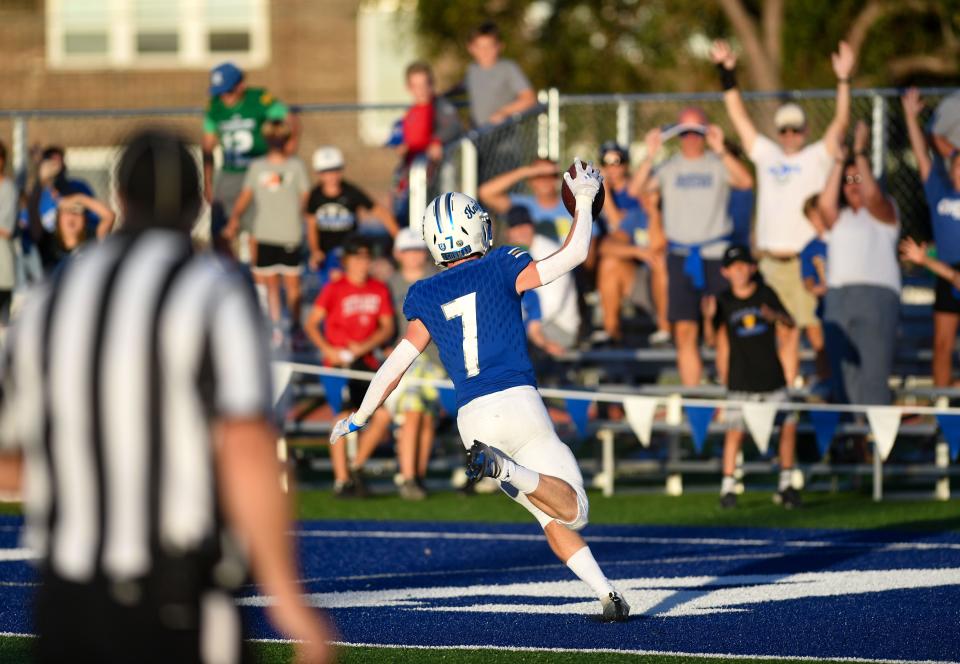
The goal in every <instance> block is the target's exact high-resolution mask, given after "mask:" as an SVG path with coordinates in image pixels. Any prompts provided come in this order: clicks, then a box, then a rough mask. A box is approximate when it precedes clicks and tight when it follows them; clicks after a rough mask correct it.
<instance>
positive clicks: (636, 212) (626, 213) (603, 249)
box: [597, 141, 670, 345]
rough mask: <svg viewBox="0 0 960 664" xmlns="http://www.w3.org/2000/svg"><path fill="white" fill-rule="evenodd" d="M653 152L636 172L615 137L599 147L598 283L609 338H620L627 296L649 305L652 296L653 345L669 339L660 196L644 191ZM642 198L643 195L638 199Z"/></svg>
mask: <svg viewBox="0 0 960 664" xmlns="http://www.w3.org/2000/svg"><path fill="white" fill-rule="evenodd" d="M652 162H653V155H649V154H648V155H647V156H646V157H645V158H644V160H643V164H642V165H641V168H640V171H638V172H637V175H638V177H636V178H632V177H631V176H630V170H629V168H630V154H629V152H628V151H627V148H626V147H624V146H621V145H618V144H617V143H616V142H614V141H607V142H606V143H604V144H603V145H601V146H600V170H601V172H602V173H603V185H604V187H605V188H606V189H607V197H606V199H605V203H604V215H605V216H606V218H607V226H608V228H607V230H608V233H607V235H606V236H604V238H603V239H602V240H601V241H600V248H599V254H600V262H599V265H598V268H597V287H598V290H599V292H600V307H601V309H602V310H603V329H604V331H605V332H606V333H607V335H608V336H609V337H610V339H611V340H612V341H613V342H614V343H617V342H619V341H620V336H621V335H620V305H621V303H622V301H623V300H624V299H625V298H626V299H628V300H630V301H631V302H633V303H634V304H637V305H645V306H646V308H647V309H648V310H650V309H651V307H650V300H651V299H652V300H653V307H652V308H653V310H654V315H655V318H656V323H657V331H656V332H654V333H653V334H652V335H650V343H651V345H660V344H665V343H668V342H669V341H670V321H669V320H667V261H666V256H665V251H664V250H665V248H666V242H665V240H664V237H663V225H662V223H661V221H660V209H659V197H658V196H657V194H656V192H647V193H646V194H644V192H643V190H642V188H643V182H644V180H645V179H646V177H647V175H649V172H650V167H651V165H652ZM641 198H644V199H645V200H643V201H641Z"/></svg>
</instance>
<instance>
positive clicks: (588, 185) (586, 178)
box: [563, 157, 603, 202]
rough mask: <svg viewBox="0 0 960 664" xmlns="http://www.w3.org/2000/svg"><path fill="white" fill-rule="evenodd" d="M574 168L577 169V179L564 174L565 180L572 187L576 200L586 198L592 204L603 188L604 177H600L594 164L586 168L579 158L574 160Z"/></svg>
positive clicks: (589, 164) (571, 190)
mask: <svg viewBox="0 0 960 664" xmlns="http://www.w3.org/2000/svg"><path fill="white" fill-rule="evenodd" d="M573 163H574V167H575V168H576V169H577V175H576V177H570V173H564V174H563V179H564V181H565V182H566V183H567V186H568V187H570V192H571V193H572V194H573V197H574V198H576V199H580V198H586V199H589V200H590V201H591V202H592V201H593V199H594V198H595V197H596V195H597V193H598V192H599V191H600V187H602V186H603V176H602V175H600V171H598V170H597V169H596V168H595V167H594V165H593V162H589V163H588V164H587V165H586V167H584V166H583V162H581V161H580V158H579V157H577V158H575V159H574V160H573Z"/></svg>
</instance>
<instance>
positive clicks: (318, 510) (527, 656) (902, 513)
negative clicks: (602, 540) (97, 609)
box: [0, 491, 960, 664]
mask: <svg viewBox="0 0 960 664" xmlns="http://www.w3.org/2000/svg"><path fill="white" fill-rule="evenodd" d="M804 500H805V504H804V507H803V508H802V509H800V510H795V511H785V510H783V509H782V508H780V507H778V506H776V505H774V504H773V503H772V501H771V499H770V494H769V493H763V492H753V493H747V494H745V495H743V496H741V501H740V507H739V508H738V509H736V510H731V511H724V510H720V509H719V507H718V505H717V496H716V495H715V494H713V493H704V494H688V495H684V496H682V497H668V496H662V495H638V494H631V495H618V496H615V497H612V498H604V497H603V496H601V495H600V494H599V493H596V492H591V495H590V506H591V510H590V518H591V522H592V523H597V524H647V525H677V526H718V527H722V526H740V527H745V526H747V527H748V526H758V527H779V528H841V529H843V528H849V529H872V528H882V529H891V530H929V531H943V530H960V509H958V503H957V501H950V502H936V501H890V500H888V501H885V502H882V503H874V502H873V501H872V500H871V498H870V496H869V495H865V494H860V493H851V492H847V493H838V494H829V493H807V494H805V495H804ZM17 510H18V508H17V506H15V505H5V506H4V505H2V504H0V512H2V513H16V512H17ZM298 517H299V518H301V519H363V520H417V521H478V522H518V523H526V522H528V521H529V520H530V517H529V515H528V514H527V512H526V511H525V510H523V508H521V507H520V506H519V505H516V504H515V503H513V502H512V501H510V500H505V499H504V498H503V496H500V495H499V494H493V495H473V496H464V495H461V494H458V493H452V492H442V493H435V494H431V495H430V497H429V498H428V499H427V500H426V501H423V502H419V503H412V502H405V501H402V500H400V499H399V498H397V497H395V496H394V495H378V496H375V497H372V498H368V499H365V500H335V499H333V498H332V497H331V494H330V493H329V492H326V491H303V492H301V493H300V495H299V498H298ZM587 533H588V536H589V531H587ZM255 648H256V652H257V653H258V659H259V661H261V662H265V663H270V664H273V663H279V662H288V661H292V654H293V651H292V648H291V647H290V646H287V645H283V644H273V643H270V644H264V643H258V644H256V645H255ZM29 649H30V640H29V639H23V638H11V637H6V638H0V662H4V663H5V664H7V663H9V664H14V663H18V664H19V663H21V662H29V661H30V660H29ZM338 661H340V662H347V663H353V662H398V663H405V662H418V663H432V662H464V663H471V662H477V663H481V662H482V663H483V664H491V663H504V664H507V663H509V664H520V663H521V662H522V663H523V664H527V663H529V662H533V663H541V662H542V663H544V664H546V663H547V662H550V663H551V664H552V663H557V664H566V663H573V662H577V663H580V662H586V663H588V664H589V663H594V662H595V663H598V664H599V663H601V662H602V663H603V664H618V663H620V662H628V661H629V662H636V663H638V664H654V663H656V664H668V663H669V664H673V663H677V664H680V663H683V664H707V663H710V662H716V663H718V664H719V663H720V662H723V663H724V664H729V663H730V662H757V661H759V660H756V659H749V658H747V659H713V658H690V657H682V658H681V657H667V656H659V655H658V656H636V655H614V654H606V653H593V654H586V653H561V652H535V651H510V652H499V651H494V650H473V651H467V650H448V649H429V650H423V649H399V648H389V649H387V648H356V647H349V648H341V649H340V651H339V659H338Z"/></svg>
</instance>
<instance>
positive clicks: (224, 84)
mask: <svg viewBox="0 0 960 664" xmlns="http://www.w3.org/2000/svg"><path fill="white" fill-rule="evenodd" d="M242 80H243V72H242V71H241V70H240V68H239V67H238V66H236V65H235V64H233V63H232V62H224V63H223V64H221V65H217V66H216V67H214V68H213V69H211V70H210V96H211V97H216V96H217V95H222V94H223V93H224V92H230V91H231V90H233V89H234V88H235V87H237V84H238V83H239V82H240V81H242Z"/></svg>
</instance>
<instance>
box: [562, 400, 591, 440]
mask: <svg viewBox="0 0 960 664" xmlns="http://www.w3.org/2000/svg"><path fill="white" fill-rule="evenodd" d="M564 401H565V402H566V404H567V412H568V413H569V414H570V419H571V420H573V424H574V426H576V427H577V434H578V435H579V436H580V437H581V438H586V437H587V422H588V418H587V409H589V408H590V403H591V402H590V401H586V400H584V399H564Z"/></svg>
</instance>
